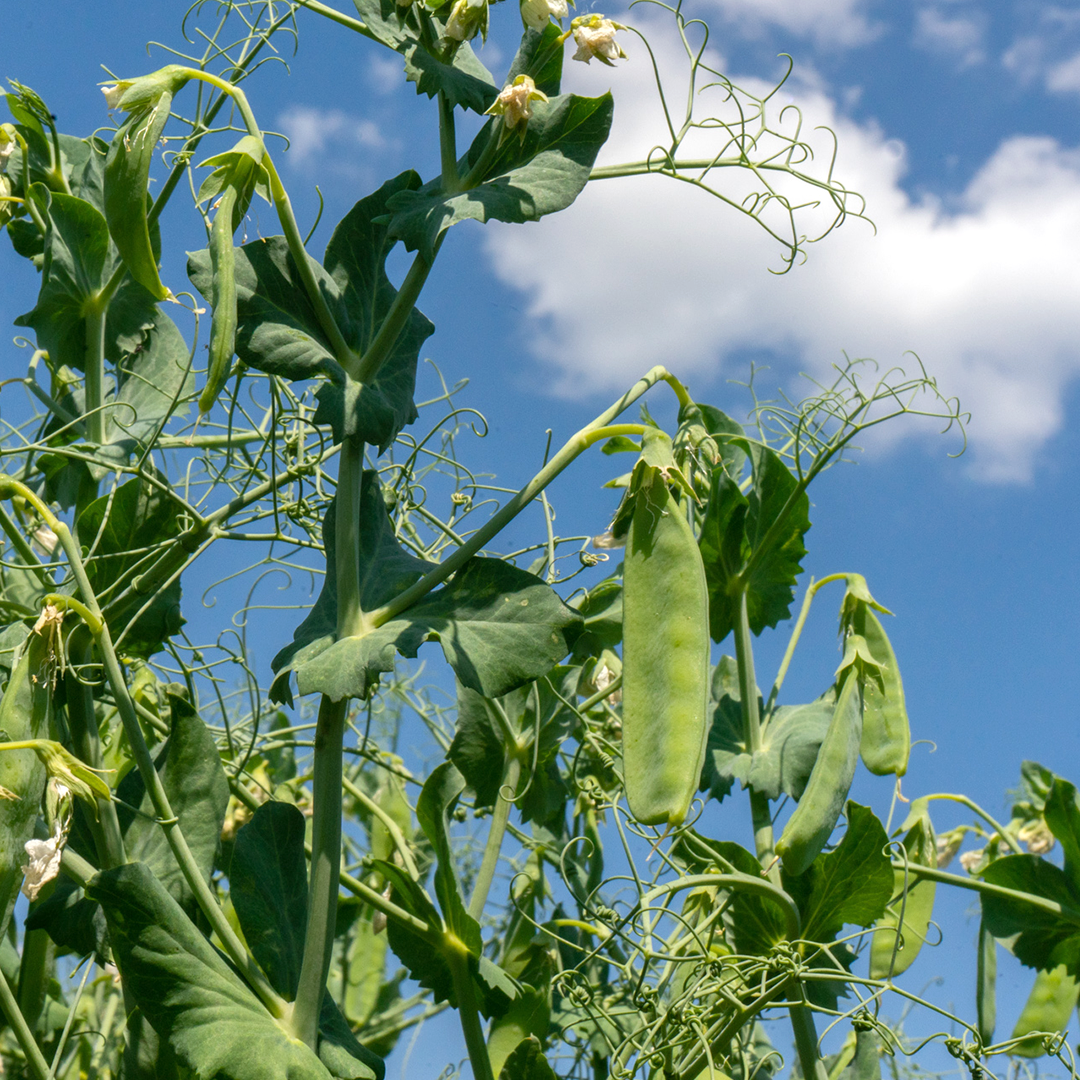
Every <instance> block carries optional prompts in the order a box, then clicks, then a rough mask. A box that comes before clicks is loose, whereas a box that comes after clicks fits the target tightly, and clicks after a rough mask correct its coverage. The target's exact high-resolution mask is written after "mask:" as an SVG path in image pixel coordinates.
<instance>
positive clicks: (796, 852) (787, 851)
mask: <svg viewBox="0 0 1080 1080" xmlns="http://www.w3.org/2000/svg"><path fill="white" fill-rule="evenodd" d="M841 677H842V679H843V682H842V683H841V684H840V688H839V691H838V693H837V695H836V705H835V706H834V707H833V715H832V720H830V721H829V727H828V730H827V731H826V732H825V740H824V741H823V742H822V744H821V749H820V750H819V751H818V756H817V760H816V761H815V762H814V768H813V771H812V772H811V773H810V779H809V780H808V781H807V782H806V789H805V790H804V791H803V794H802V798H801V799H800V800H799V805H798V806H797V807H795V812H794V813H793V814H792V815H791V817H790V818H789V819H788V823H787V825H785V826H784V831H783V833H782V834H781V835H780V839H779V840H778V841H777V842H776V853H777V855H779V856H780V857H781V858H782V859H783V860H784V869H785V870H786V871H787V872H788V873H789V874H794V875H798V874H801V873H802V872H803V871H804V870H806V869H807V868H808V867H809V866H810V864H811V863H812V862H813V861H814V859H816V858H817V857H818V855H819V854H820V852H821V849H822V848H823V847H824V846H825V844H826V842H827V841H828V839H829V836H830V835H831V834H832V831H833V829H835V828H836V823H837V821H839V820H840V812H841V811H842V810H843V809H844V802H845V800H846V799H847V796H848V792H849V791H850V790H851V781H852V780H853V779H854V778H855V766H856V764H857V763H858V760H859V742H860V740H861V738H862V694H861V693H860V690H859V677H858V673H857V672H856V671H855V668H854V666H851V667H848V668H846V669H845V671H844V673H843V675H842V676H841Z"/></svg>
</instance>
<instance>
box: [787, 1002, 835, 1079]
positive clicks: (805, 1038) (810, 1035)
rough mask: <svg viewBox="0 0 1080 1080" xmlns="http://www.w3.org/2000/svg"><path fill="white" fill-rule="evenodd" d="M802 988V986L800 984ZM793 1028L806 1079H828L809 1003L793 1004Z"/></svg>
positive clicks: (791, 1013) (791, 1010)
mask: <svg viewBox="0 0 1080 1080" xmlns="http://www.w3.org/2000/svg"><path fill="white" fill-rule="evenodd" d="M800 989H802V988H801V986H800ZM788 1012H789V1015H790V1016H791V1030H792V1031H793V1032H794V1034H795V1049H796V1051H797V1053H798V1055H799V1065H800V1066H801V1067H802V1074H803V1077H804V1080H828V1073H827V1072H826V1071H825V1062H823V1061H822V1060H821V1056H820V1054H818V1045H817V1031H815V1030H814V1014H813V1013H812V1012H811V1011H810V1008H809V1006H808V1005H792V1006H791V1007H790V1009H789V1010H788Z"/></svg>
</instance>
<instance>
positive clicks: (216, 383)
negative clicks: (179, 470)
mask: <svg viewBox="0 0 1080 1080" xmlns="http://www.w3.org/2000/svg"><path fill="white" fill-rule="evenodd" d="M236 199H237V192H236V188H234V187H227V188H225V190H224V191H223V192H222V193H221V199H220V200H219V202H218V208H217V213H216V215H215V217H214V224H213V225H212V226H211V229H210V269H211V272H212V273H213V286H212V292H211V303H212V305H213V309H214V310H213V315H212V317H211V322H210V359H209V362H208V363H207V366H206V386H205V387H204V388H203V392H202V394H200V395H199V414H200V415H203V414H205V413H208V412H209V411H210V410H211V409H212V408H213V407H214V403H215V402H216V401H217V399H218V395H219V394H220V393H221V388H222V387H223V386H224V385H225V380H226V379H228V377H229V370H230V369H231V367H232V358H233V353H234V352H235V349H236V325H237V314H236V249H235V248H234V247H233V208H234V207H235V206H236Z"/></svg>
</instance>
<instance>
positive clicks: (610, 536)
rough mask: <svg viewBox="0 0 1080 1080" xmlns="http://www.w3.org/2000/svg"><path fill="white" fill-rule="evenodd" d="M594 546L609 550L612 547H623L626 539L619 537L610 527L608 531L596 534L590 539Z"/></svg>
mask: <svg viewBox="0 0 1080 1080" xmlns="http://www.w3.org/2000/svg"><path fill="white" fill-rule="evenodd" d="M589 542H590V543H591V544H592V546H593V547H594V548H599V549H600V550H601V551H609V550H611V549H612V548H621V547H625V546H626V540H625V539H617V538H616V536H615V534H614V533H613V532H612V531H611V530H610V529H608V531H607V532H602V533H601V534H600V535H599V536H594V537H593V538H592V540H590V541H589Z"/></svg>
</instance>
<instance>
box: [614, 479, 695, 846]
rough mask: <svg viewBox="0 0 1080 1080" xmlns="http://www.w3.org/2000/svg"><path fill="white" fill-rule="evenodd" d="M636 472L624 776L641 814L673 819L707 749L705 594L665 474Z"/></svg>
mask: <svg viewBox="0 0 1080 1080" xmlns="http://www.w3.org/2000/svg"><path fill="white" fill-rule="evenodd" d="M639 467H640V466H639ZM640 475H641V483H640V486H639V489H638V493H637V496H636V502H635V506H634V511H633V516H632V518H631V521H630V525H629V529H628V532H627V539H626V557H625V560H624V565H623V687H622V690H623V714H622V742H623V781H624V784H625V787H626V799H627V802H628V803H629V806H630V812H631V813H632V814H633V815H634V817H635V818H636V819H637V820H638V821H640V822H641V823H642V824H643V825H678V824H679V823H680V822H682V820H683V819H684V818H685V817H686V814H687V811H688V810H689V809H690V803H691V800H692V799H693V797H694V793H695V792H696V791H697V787H698V782H699V780H700V777H701V767H702V765H703V763H704V759H705V740H706V736H707V734H708V727H707V723H706V717H707V710H708V694H709V594H708V588H707V586H706V584H705V568H704V566H703V564H702V561H701V554H700V552H699V550H698V545H697V541H696V540H695V538H694V534H693V531H692V530H691V528H690V525H689V523H688V522H687V520H686V515H685V513H684V512H683V511H682V510H681V508H680V507H679V505H678V503H676V502H675V499H674V498H673V497H672V495H671V492H670V491H669V490H668V487H667V484H666V483H665V481H664V476H663V474H662V473H661V471H660V470H659V469H655V468H650V467H646V468H644V469H643V470H642V472H641V474H640Z"/></svg>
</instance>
